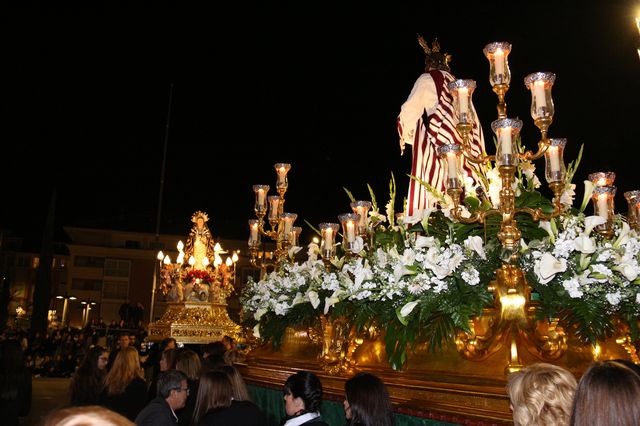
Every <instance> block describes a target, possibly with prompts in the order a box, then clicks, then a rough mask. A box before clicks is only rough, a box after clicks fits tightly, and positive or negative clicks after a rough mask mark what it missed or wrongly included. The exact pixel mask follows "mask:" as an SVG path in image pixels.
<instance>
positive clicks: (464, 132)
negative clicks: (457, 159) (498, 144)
mask: <svg viewBox="0 0 640 426" xmlns="http://www.w3.org/2000/svg"><path fill="white" fill-rule="evenodd" d="M456 129H457V130H458V133H460V136H462V153H463V155H464V156H465V158H466V159H467V160H468V161H470V162H472V163H475V164H486V163H487V162H489V161H493V160H495V156H494V155H485V154H484V153H481V154H480V156H477V155H476V154H474V152H473V150H472V149H471V142H470V138H471V131H472V130H473V124H472V123H458V124H456Z"/></svg>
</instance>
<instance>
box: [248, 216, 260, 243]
mask: <svg viewBox="0 0 640 426" xmlns="http://www.w3.org/2000/svg"><path fill="white" fill-rule="evenodd" d="M259 246H260V228H259V224H258V219H250V220H249V248H251V249H255V248H258V247H259Z"/></svg>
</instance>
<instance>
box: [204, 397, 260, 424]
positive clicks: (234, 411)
mask: <svg viewBox="0 0 640 426" xmlns="http://www.w3.org/2000/svg"><path fill="white" fill-rule="evenodd" d="M214 425H234V426H266V425H267V419H266V417H265V415H264V414H263V413H262V411H261V410H260V408H258V406H257V405H256V404H254V403H253V402H251V401H236V400H233V401H231V405H230V406H229V407H226V408H219V409H215V410H211V411H209V412H207V414H205V416H204V417H203V418H202V420H200V423H199V426H214Z"/></svg>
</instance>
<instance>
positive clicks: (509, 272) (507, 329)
mask: <svg viewBox="0 0 640 426" xmlns="http://www.w3.org/2000/svg"><path fill="white" fill-rule="evenodd" d="M510 52H511V45H510V44H509V43H504V42H498V43H491V44H488V45H487V46H486V47H485V48H484V53H485V56H486V57H487V59H488V60H489V63H490V70H489V80H490V82H491V85H492V86H493V91H494V92H495V93H496V94H497V96H498V119H497V120H495V121H494V122H492V123H491V129H492V130H493V132H494V133H495V135H496V140H497V143H496V154H495V155H486V154H485V153H481V154H480V155H475V154H474V153H473V152H472V149H471V137H472V136H471V132H472V129H473V122H474V121H475V116H474V112H473V108H471V105H472V94H473V91H474V89H475V87H476V83H475V81H473V80H456V81H454V82H452V83H450V84H449V87H448V88H449V90H450V91H451V93H452V95H453V100H454V113H455V116H456V118H457V125H456V129H457V131H458V132H459V133H460V136H461V139H462V146H460V145H456V144H454V145H446V146H442V147H441V148H440V149H439V155H440V158H441V160H442V162H443V165H444V168H445V170H446V187H447V193H448V195H449V196H450V197H451V198H452V200H453V203H454V208H453V209H452V214H453V217H454V218H455V219H456V220H457V221H459V222H462V223H484V222H485V220H486V218H487V217H488V216H490V215H499V216H500V217H501V218H502V220H501V223H500V230H499V231H498V234H497V237H498V240H499V241H500V243H501V244H502V247H503V250H504V251H505V253H506V256H505V257H503V259H505V260H504V261H503V265H502V267H501V268H500V269H498V270H497V271H496V279H495V280H494V281H492V282H491V283H490V285H489V289H490V291H492V292H493V293H494V295H495V307H494V309H492V310H487V312H486V313H485V315H483V316H482V317H481V318H478V319H477V321H473V322H472V323H470V324H469V328H470V332H461V333H459V334H458V338H457V340H456V344H457V347H458V350H459V352H460V353H461V354H462V355H463V356H464V357H466V358H467V359H472V360H481V359H485V358H486V357H488V356H489V355H491V354H492V353H494V352H496V351H497V350H498V349H500V348H501V347H502V346H503V345H504V344H505V343H507V342H508V343H507V344H508V345H509V347H510V356H509V363H508V365H507V370H508V371H514V370H518V369H519V368H521V364H520V361H519V354H518V345H519V343H520V344H524V345H525V346H526V347H527V348H528V349H529V350H530V351H531V352H533V353H535V354H536V355H537V356H539V357H540V358H542V359H556V358H558V357H559V356H561V355H562V353H564V350H565V349H566V335H565V333H564V331H563V330H562V328H561V327H559V326H558V325H557V323H558V320H557V319H552V320H551V321H549V323H548V324H546V326H545V327H542V328H541V327H540V325H539V324H537V321H536V320H535V319H534V318H533V315H532V314H533V312H532V309H530V301H529V299H530V294H529V293H530V290H529V286H528V284H527V282H526V280H525V277H524V273H523V271H522V270H521V269H520V268H519V267H517V266H516V264H515V261H516V260H517V256H518V252H519V248H520V238H521V232H520V230H519V229H518V226H517V221H516V215H517V214H527V215H529V216H531V218H532V219H533V220H534V221H539V220H550V219H551V218H554V217H557V216H558V215H559V214H560V213H561V212H562V205H561V203H560V197H561V195H562V192H563V190H564V187H565V175H566V170H565V166H564V160H563V151H564V147H565V145H566V140H565V139H550V138H549V137H548V130H549V126H550V125H551V123H552V121H553V116H554V104H553V99H552V96H551V89H552V87H553V84H554V82H555V75H554V74H553V73H549V72H536V73H533V74H529V75H528V76H526V78H525V79H524V83H525V86H526V87H527V88H528V89H529V90H530V92H531V117H532V118H533V121H534V124H535V126H536V127H537V128H538V129H539V130H540V133H541V138H540V141H539V142H538V149H537V151H536V152H535V153H534V152H532V151H525V152H520V151H519V149H518V148H519V147H518V144H517V137H518V135H519V133H520V130H521V129H522V124H523V123H522V121H521V120H519V119H515V118H508V117H507V106H506V102H505V96H506V93H507V91H508V90H509V85H510V82H511V73H510V71H509V64H508V55H509V53H510ZM463 156H464V158H466V159H467V161H470V162H472V163H476V164H480V165H485V164H490V163H491V162H494V163H495V166H496V167H497V169H498V172H499V176H500V179H501V181H502V188H501V190H500V197H499V200H500V202H499V205H498V206H497V207H494V208H490V209H488V210H477V211H476V212H475V213H473V214H472V215H471V216H470V217H463V214H462V206H461V205H460V199H461V195H462V192H463V184H462V179H461V159H462V157H463ZM542 156H544V158H545V166H546V170H545V178H546V180H547V183H548V185H549V188H550V189H551V191H552V192H553V211H552V212H550V213H545V212H544V211H543V210H542V209H541V208H537V209H532V208H528V207H518V208H517V207H516V203H515V198H516V193H515V191H514V189H513V186H514V182H515V173H516V171H517V169H518V166H519V161H533V160H537V159H539V158H541V157H542Z"/></svg>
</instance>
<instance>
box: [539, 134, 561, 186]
mask: <svg viewBox="0 0 640 426" xmlns="http://www.w3.org/2000/svg"><path fill="white" fill-rule="evenodd" d="M566 145H567V140H566V139H549V147H548V148H547V150H546V151H545V152H544V161H545V173H544V177H545V178H546V179H547V182H548V183H552V182H563V181H564V178H565V176H566V174H567V170H566V168H565V166H564V158H563V154H564V148H565V146H566Z"/></svg>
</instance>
